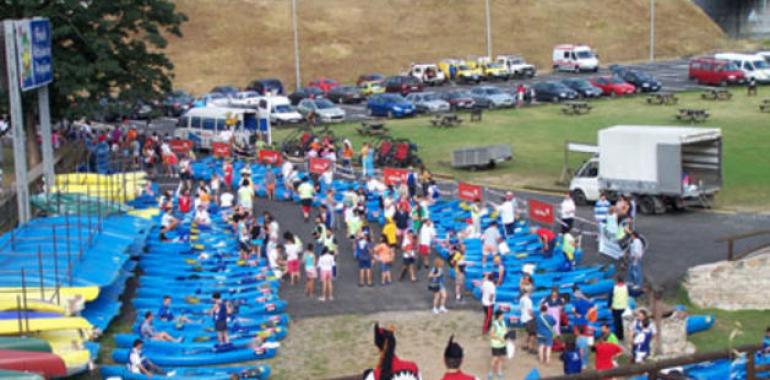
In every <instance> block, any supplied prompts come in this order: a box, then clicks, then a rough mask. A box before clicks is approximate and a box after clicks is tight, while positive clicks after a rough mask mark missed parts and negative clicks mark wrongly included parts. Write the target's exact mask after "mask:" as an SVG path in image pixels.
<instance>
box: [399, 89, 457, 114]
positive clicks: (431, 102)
mask: <svg viewBox="0 0 770 380" xmlns="http://www.w3.org/2000/svg"><path fill="white" fill-rule="evenodd" d="M406 100H408V101H410V102H412V104H414V106H415V108H416V109H417V112H419V113H437V112H449V102H447V101H446V100H444V99H441V98H439V97H438V94H436V93H435V92H413V93H411V94H409V95H407V96H406Z"/></svg>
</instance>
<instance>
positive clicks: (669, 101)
mask: <svg viewBox="0 0 770 380" xmlns="http://www.w3.org/2000/svg"><path fill="white" fill-rule="evenodd" d="M677 103H679V98H678V97H677V96H676V95H674V94H672V93H670V92H659V93H657V94H651V95H648V96H647V104H652V105H667V106H670V105H674V104H677Z"/></svg>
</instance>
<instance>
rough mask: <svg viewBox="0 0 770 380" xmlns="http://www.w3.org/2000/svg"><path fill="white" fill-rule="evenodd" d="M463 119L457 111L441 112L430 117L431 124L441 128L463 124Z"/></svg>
mask: <svg viewBox="0 0 770 380" xmlns="http://www.w3.org/2000/svg"><path fill="white" fill-rule="evenodd" d="M462 122H463V119H461V118H460V117H459V116H457V114H456V113H440V114H436V115H433V117H432V118H431V119H430V123H431V125H433V126H434V127H440V128H451V127H456V126H458V125H460V124H462Z"/></svg>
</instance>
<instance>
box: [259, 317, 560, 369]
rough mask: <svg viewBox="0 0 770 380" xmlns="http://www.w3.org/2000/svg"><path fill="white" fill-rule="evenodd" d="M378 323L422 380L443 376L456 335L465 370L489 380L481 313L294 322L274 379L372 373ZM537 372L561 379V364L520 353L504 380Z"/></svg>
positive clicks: (276, 362) (508, 366) (273, 363)
mask: <svg viewBox="0 0 770 380" xmlns="http://www.w3.org/2000/svg"><path fill="white" fill-rule="evenodd" d="M375 322H379V323H380V324H385V325H386V324H393V325H395V326H396V339H397V349H396V352H397V354H398V355H399V357H401V358H403V359H405V360H412V361H415V362H416V363H417V366H418V367H419V368H420V371H421V373H422V378H423V379H438V378H440V377H441V376H442V375H443V373H444V366H443V353H444V347H445V345H446V342H447V340H448V339H449V336H450V335H452V334H454V335H455V340H456V341H458V342H459V343H460V344H461V345H462V346H463V348H464V350H465V360H464V363H463V370H464V371H465V372H468V373H471V374H474V375H476V376H477V377H479V378H484V377H486V373H487V369H488V364H489V359H490V348H489V340H488V339H486V338H482V337H481V312H478V313H476V312H472V311H454V310H452V311H450V312H449V313H447V314H441V315H438V316H436V315H434V314H432V313H430V312H422V311H417V312H395V313H377V314H369V315H345V316H337V317H319V318H306V319H301V320H298V321H295V322H293V323H292V325H291V327H290V328H289V330H290V332H289V336H288V337H287V338H286V340H284V341H283V344H282V347H281V348H280V350H279V355H278V356H277V357H276V358H275V359H274V360H272V361H270V365H271V366H272V367H273V370H274V371H275V372H274V373H275V374H276V376H275V377H276V378H278V379H323V378H329V377H335V376H348V375H355V374H360V373H362V372H363V371H364V370H365V369H367V368H371V367H373V366H374V365H375V363H376V360H377V350H376V348H375V347H374V344H373V342H372V335H373V334H372V326H373V325H374V323H375ZM554 358H556V356H554ZM535 367H537V368H538V370H539V371H540V373H541V374H544V375H556V374H560V373H561V363H560V362H559V361H558V360H554V361H553V362H552V363H551V364H550V365H548V366H541V365H538V363H537V360H536V358H535V357H534V356H532V355H529V354H525V353H522V352H521V351H519V352H517V353H516V356H515V357H514V358H513V359H512V360H509V361H506V362H505V375H506V378H507V379H521V378H523V377H524V376H526V374H527V373H529V371H531V370H532V368H535Z"/></svg>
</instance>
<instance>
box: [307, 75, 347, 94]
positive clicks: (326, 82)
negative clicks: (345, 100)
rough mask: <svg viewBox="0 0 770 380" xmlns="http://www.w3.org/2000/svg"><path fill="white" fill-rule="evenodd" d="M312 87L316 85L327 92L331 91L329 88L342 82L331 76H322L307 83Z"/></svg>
mask: <svg viewBox="0 0 770 380" xmlns="http://www.w3.org/2000/svg"><path fill="white" fill-rule="evenodd" d="M307 85H308V86H310V87H315V88H317V89H319V90H321V91H323V92H324V94H326V93H327V92H329V90H331V89H333V88H335V87H337V86H339V85H340V84H339V83H338V82H337V81H336V80H334V79H329V78H320V79H318V80H314V81H310V83H308V84H307Z"/></svg>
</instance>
